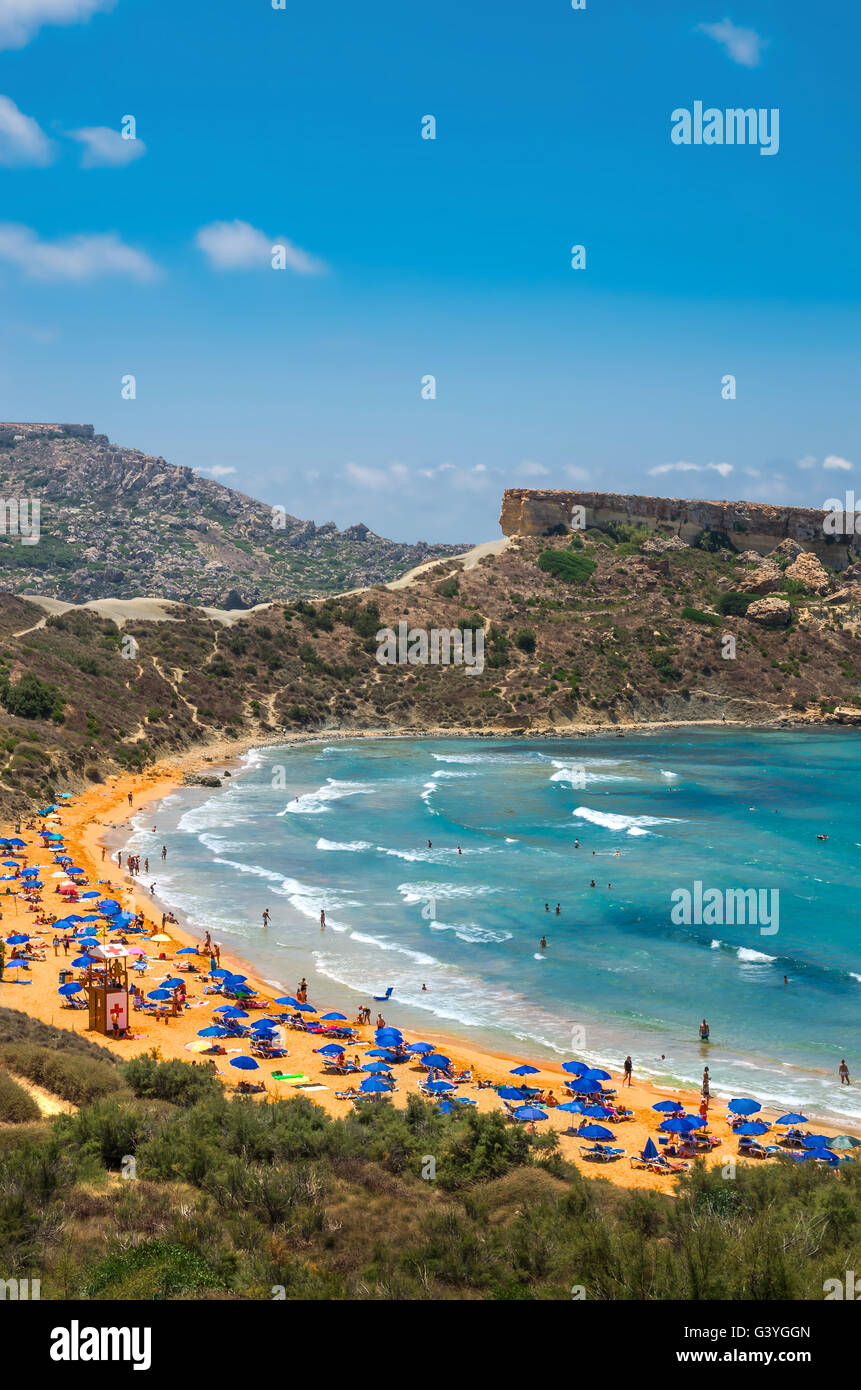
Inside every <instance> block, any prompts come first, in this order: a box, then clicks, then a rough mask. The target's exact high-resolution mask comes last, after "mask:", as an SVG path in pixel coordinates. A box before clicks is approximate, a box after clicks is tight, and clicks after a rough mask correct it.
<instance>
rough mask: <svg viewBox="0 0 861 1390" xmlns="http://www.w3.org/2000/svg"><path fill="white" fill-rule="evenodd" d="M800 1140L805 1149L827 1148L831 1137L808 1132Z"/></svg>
mask: <svg viewBox="0 0 861 1390" xmlns="http://www.w3.org/2000/svg"><path fill="white" fill-rule="evenodd" d="M802 1142H803V1144H804V1147H805V1149H827V1148H828V1145H829V1144H830V1143H831V1139H830V1138H829V1136H828V1135H827V1134H808V1136H807V1138H806V1139H804V1140H803V1141H802Z"/></svg>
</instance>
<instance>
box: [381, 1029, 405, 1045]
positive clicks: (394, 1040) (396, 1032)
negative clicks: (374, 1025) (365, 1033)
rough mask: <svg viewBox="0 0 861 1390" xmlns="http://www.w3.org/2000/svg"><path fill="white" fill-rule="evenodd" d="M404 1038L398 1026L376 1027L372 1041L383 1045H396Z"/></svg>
mask: <svg viewBox="0 0 861 1390" xmlns="http://www.w3.org/2000/svg"><path fill="white" fill-rule="evenodd" d="M403 1040H404V1035H403V1033H402V1032H401V1030H400V1028H378V1029H377V1031H376V1032H375V1033H374V1042H375V1043H378V1044H380V1045H381V1046H383V1047H387V1046H393V1047H397V1046H398V1044H399V1043H402V1042H403Z"/></svg>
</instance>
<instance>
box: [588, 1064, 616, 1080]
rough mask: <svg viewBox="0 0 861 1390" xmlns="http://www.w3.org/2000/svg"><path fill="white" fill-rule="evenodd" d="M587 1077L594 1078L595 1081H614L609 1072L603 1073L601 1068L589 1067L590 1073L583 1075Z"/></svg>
mask: <svg viewBox="0 0 861 1390" xmlns="http://www.w3.org/2000/svg"><path fill="white" fill-rule="evenodd" d="M582 1075H583V1076H585V1077H592V1078H593V1079H594V1080H595V1081H612V1079H613V1078H612V1077H611V1075H610V1073H609V1072H608V1071H603V1070H602V1069H601V1067H589V1069H588V1071H584V1072H583V1073H582Z"/></svg>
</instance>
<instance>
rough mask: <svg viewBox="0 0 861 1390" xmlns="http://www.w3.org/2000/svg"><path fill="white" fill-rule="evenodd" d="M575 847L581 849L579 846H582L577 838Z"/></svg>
mask: <svg viewBox="0 0 861 1390" xmlns="http://www.w3.org/2000/svg"><path fill="white" fill-rule="evenodd" d="M574 848H575V849H579V848H580V841H579V840H575V841H574Z"/></svg>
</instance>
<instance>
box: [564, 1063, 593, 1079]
mask: <svg viewBox="0 0 861 1390" xmlns="http://www.w3.org/2000/svg"><path fill="white" fill-rule="evenodd" d="M562 1070H563V1071H567V1072H570V1073H571V1074H572V1076H582V1075H583V1073H584V1072H587V1071H588V1070H589V1068H588V1066H587V1065H586V1063H585V1062H563V1063H562Z"/></svg>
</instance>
